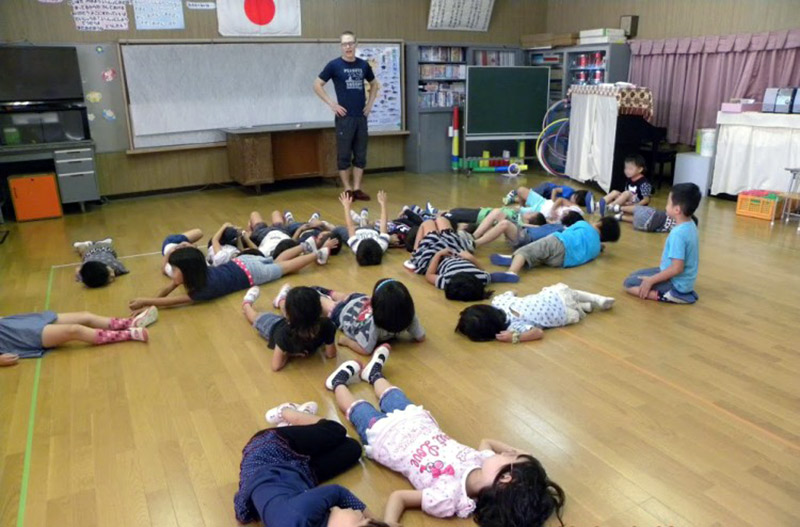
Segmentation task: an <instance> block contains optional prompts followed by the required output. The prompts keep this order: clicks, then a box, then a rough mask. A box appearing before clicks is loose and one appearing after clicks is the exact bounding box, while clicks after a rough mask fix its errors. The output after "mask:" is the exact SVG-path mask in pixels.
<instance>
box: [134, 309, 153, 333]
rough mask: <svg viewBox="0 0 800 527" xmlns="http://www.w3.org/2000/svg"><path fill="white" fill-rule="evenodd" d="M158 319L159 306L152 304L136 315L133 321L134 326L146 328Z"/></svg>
mask: <svg viewBox="0 0 800 527" xmlns="http://www.w3.org/2000/svg"><path fill="white" fill-rule="evenodd" d="M156 320H158V308H157V307H156V306H150V307H148V308H147V309H145V310H144V311H142V312H141V313H139V314H138V315H136V316H135V317H133V320H132V321H131V327H132V328H146V327H147V326H149V325H150V324H152V323H153V322H155V321H156Z"/></svg>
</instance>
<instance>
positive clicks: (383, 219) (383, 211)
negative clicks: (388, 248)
mask: <svg viewBox="0 0 800 527" xmlns="http://www.w3.org/2000/svg"><path fill="white" fill-rule="evenodd" d="M378 203H380V204H381V227H380V231H381V234H388V233H389V231H388V229H387V223H388V222H389V216H387V215H386V192H384V191H383V190H379V191H378ZM348 216H349V214H348Z"/></svg>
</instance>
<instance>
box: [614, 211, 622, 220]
mask: <svg viewBox="0 0 800 527" xmlns="http://www.w3.org/2000/svg"><path fill="white" fill-rule="evenodd" d="M614 219H615V220H617V221H622V212H618V213H616V214H614Z"/></svg>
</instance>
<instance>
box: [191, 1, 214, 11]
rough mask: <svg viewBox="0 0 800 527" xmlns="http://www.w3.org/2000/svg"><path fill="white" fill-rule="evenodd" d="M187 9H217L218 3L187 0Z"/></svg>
mask: <svg viewBox="0 0 800 527" xmlns="http://www.w3.org/2000/svg"><path fill="white" fill-rule="evenodd" d="M186 8H187V9H197V10H211V9H216V8H217V4H215V3H214V2H186Z"/></svg>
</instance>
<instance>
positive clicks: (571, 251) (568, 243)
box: [491, 217, 620, 282]
mask: <svg viewBox="0 0 800 527" xmlns="http://www.w3.org/2000/svg"><path fill="white" fill-rule="evenodd" d="M619 236H620V229H619V222H618V221H617V220H616V219H614V218H612V217H606V218H601V219H600V220H599V221H598V222H596V223H594V224H591V223H589V222H587V221H584V220H581V221H578V222H576V223H574V224H572V225H570V226H569V227H567V228H566V229H564V231H562V232H557V233H555V234H551V235H550V236H546V237H544V238H542V239H540V240H537V241H535V242H532V243H529V244H528V245H525V246H524V247H520V248H519V249H517V250H516V251H514V254H513V255H503V254H493V255H492V256H491V261H492V263H493V264H495V265H507V266H509V267H508V272H506V273H504V274H506V275H507V276H506V278H505V280H504V281H507V282H516V281H519V272H520V271H521V270H522V269H523V267H525V266H528V267H538V266H542V265H546V266H548V267H577V266H579V265H583V264H585V263H588V262H591V261H592V260H594V259H595V258H597V257H598V256H599V255H600V251H601V250H602V242H615V241H617V240H619ZM498 274H500V273H498Z"/></svg>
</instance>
